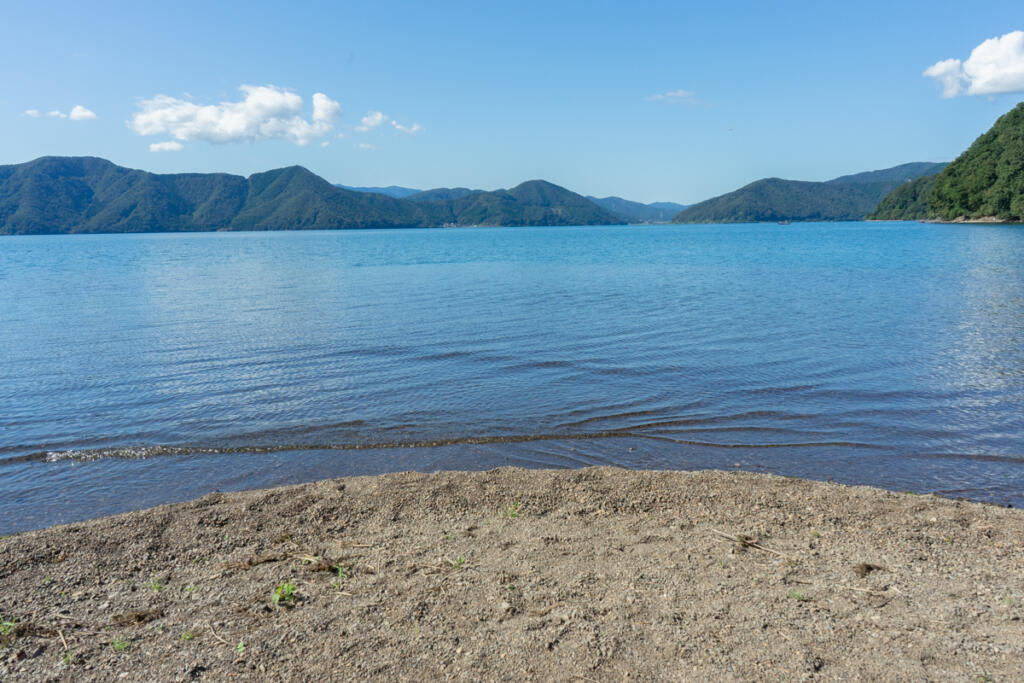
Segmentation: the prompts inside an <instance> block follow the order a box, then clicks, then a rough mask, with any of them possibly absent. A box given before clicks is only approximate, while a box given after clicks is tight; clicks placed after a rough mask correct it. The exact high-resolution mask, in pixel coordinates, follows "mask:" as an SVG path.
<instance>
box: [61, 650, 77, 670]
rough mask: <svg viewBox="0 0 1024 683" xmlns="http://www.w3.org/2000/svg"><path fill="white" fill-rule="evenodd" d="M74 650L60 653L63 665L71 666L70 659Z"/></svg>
mask: <svg viewBox="0 0 1024 683" xmlns="http://www.w3.org/2000/svg"><path fill="white" fill-rule="evenodd" d="M74 656H75V651H74V650H67V651H65V652H64V654H63V655H61V658H60V661H62V662H64V666H71V661H72V659H74Z"/></svg>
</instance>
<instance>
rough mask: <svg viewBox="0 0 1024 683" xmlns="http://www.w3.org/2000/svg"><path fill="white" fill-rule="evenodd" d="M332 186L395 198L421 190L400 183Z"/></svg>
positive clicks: (336, 184)
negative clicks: (367, 185) (381, 185)
mask: <svg viewBox="0 0 1024 683" xmlns="http://www.w3.org/2000/svg"><path fill="white" fill-rule="evenodd" d="M334 186H335V187H340V188H341V189H343V190H349V191H350V192H372V193H374V194H383V195H387V196H388V197H394V198H395V199H405V198H406V197H408V196H409V195H414V194H416V193H417V192H421V190H414V189H413V188H411V187H402V186H401V185H388V186H387V187H352V186H351V185H342V184H340V183H335V184H334Z"/></svg>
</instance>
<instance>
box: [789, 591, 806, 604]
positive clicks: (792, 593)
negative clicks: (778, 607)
mask: <svg viewBox="0 0 1024 683" xmlns="http://www.w3.org/2000/svg"><path fill="white" fill-rule="evenodd" d="M789 597H791V598H793V599H794V600H797V601H799V602H806V601H807V596H806V595H804V594H803V593H800V592H798V591H789Z"/></svg>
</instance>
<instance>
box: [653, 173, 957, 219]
mask: <svg viewBox="0 0 1024 683" xmlns="http://www.w3.org/2000/svg"><path fill="white" fill-rule="evenodd" d="M943 167H945V164H944V163H931V162H913V163H909V164H901V165H899V166H894V167H892V168H887V169H882V170H879V171H867V172H864V173H856V174H853V175H847V176H841V177H839V178H833V179H832V180H828V181H824V182H811V181H801V180H784V179H782V178H764V179H762V180H757V181H755V182H753V183H750V184H749V185H746V186H744V187H741V188H740V189H738V190H735V191H733V192H730V193H728V194H724V195H721V196H719V197H714V198H712V199H708V200H705V201H703V202H700V203H698V204H694V205H693V206H691V207H689V208H687V209H685V210H683V211H681V212H680V213H679V214H677V215H676V216H675V217H674V218H673V222H675V223H758V222H766V221H770V222H777V221H858V220H863V219H864V218H865V216H867V215H868V214H869V213H871V212H872V211H873V210H874V209H875V207H877V206H878V203H879V202H880V201H881V200H882V198H883V197H885V196H886V195H887V194H889V193H890V192H892V191H893V190H894V189H896V188H897V187H899V186H900V185H902V184H903V183H904V182H906V181H908V180H914V179H916V178H919V177H921V176H926V175H931V174H934V173H937V172H938V171H940V170H942V168H943Z"/></svg>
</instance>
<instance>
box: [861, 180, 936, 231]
mask: <svg viewBox="0 0 1024 683" xmlns="http://www.w3.org/2000/svg"><path fill="white" fill-rule="evenodd" d="M937 177H938V176H937V175H927V176H924V177H922V178H918V179H916V180H911V181H910V182H908V183H903V184H902V185H900V186H899V187H897V188H896V189H895V190H893V191H892V192H890V193H889V194H888V195H886V197H885V198H884V199H883V200H882V201H881V203H880V204H879V205H878V207H877V208H875V210H874V211H873V212H871V213H870V214H868V219H869V220H873V221H908V220H918V219H921V218H927V217H928V195H929V194H931V191H932V188H934V187H935V180H936V178H937Z"/></svg>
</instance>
